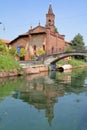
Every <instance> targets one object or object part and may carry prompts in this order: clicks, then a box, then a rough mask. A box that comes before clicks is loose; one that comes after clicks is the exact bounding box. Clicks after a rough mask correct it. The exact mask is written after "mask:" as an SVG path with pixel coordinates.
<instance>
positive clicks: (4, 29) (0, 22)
mask: <svg viewBox="0 0 87 130" xmlns="http://www.w3.org/2000/svg"><path fill="white" fill-rule="evenodd" d="M0 24H2V25H3V31H5V26H4V24H3V23H2V22H0Z"/></svg>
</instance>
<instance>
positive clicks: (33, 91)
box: [14, 71, 87, 125]
mask: <svg viewBox="0 0 87 130" xmlns="http://www.w3.org/2000/svg"><path fill="white" fill-rule="evenodd" d="M83 73H84V71H81V72H78V74H77V75H76V73H74V72H73V73H72V75H70V73H67V72H65V73H56V72H55V71H52V72H50V73H49V76H47V75H46V73H42V74H41V75H38V74H37V75H33V76H27V78H26V82H25V86H23V87H22V88H21V89H20V91H17V92H16V93H15V94H14V97H15V98H20V99H22V100H23V101H24V102H27V103H29V104H31V105H33V106H34V107H35V108H36V109H38V110H42V109H44V110H45V116H46V117H47V118H48V122H49V124H50V125H51V121H52V119H53V118H54V105H55V103H57V102H58V98H57V97H60V96H64V95H65V94H66V93H72V92H74V93H80V92H82V91H84V90H87V88H84V87H83V84H84V78H85V75H84V76H83ZM73 75H75V76H74V77H73ZM81 75H82V76H81ZM34 76H35V77H34ZM38 76H39V78H38ZM79 77H81V78H80V79H82V80H80V81H79ZM79 82H80V83H79ZM78 101H79V99H77V101H76V102H78Z"/></svg>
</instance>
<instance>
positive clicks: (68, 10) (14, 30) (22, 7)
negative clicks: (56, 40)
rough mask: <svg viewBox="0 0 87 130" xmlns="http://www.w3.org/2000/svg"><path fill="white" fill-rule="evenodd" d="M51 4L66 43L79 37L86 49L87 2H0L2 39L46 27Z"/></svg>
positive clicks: (48, 0)
mask: <svg viewBox="0 0 87 130" xmlns="http://www.w3.org/2000/svg"><path fill="white" fill-rule="evenodd" d="M50 3H51V4H52V8H53V12H54V14H55V26H56V27H57V29H58V31H59V33H60V34H64V35H65V40H66V41H71V40H72V39H73V38H74V36H75V35H77V34H78V33H80V34H81V35H82V36H83V39H84V42H85V44H86V45H87V0H0V22H2V23H3V24H0V39H8V40H13V39H15V38H16V37H17V36H18V35H20V34H23V33H26V32H27V31H28V30H29V29H30V26H32V27H36V26H37V25H38V23H39V22H40V24H41V25H42V26H45V23H46V16H45V15H46V13H47V12H48V7H49V4H50ZM4 27H5V30H4V29H3V28H4Z"/></svg>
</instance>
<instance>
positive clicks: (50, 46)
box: [9, 5, 69, 56]
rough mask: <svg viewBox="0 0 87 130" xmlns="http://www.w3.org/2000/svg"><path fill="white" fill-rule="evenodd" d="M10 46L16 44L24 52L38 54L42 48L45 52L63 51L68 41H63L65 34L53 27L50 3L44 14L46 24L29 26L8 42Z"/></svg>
mask: <svg viewBox="0 0 87 130" xmlns="http://www.w3.org/2000/svg"><path fill="white" fill-rule="evenodd" d="M9 46H11V47H15V48H17V47H18V46H20V48H21V47H23V48H25V50H26V54H27V55H29V56H31V55H37V56H38V55H39V54H38V50H40V49H41V50H43V51H44V52H45V53H46V54H50V53H55V52H63V51H64V49H65V47H66V46H69V43H68V42H66V41H65V35H61V34H59V32H57V30H56V28H55V14H54V13H53V10H52V5H49V9H48V12H47V14H46V26H45V27H43V26H41V25H40V23H39V25H38V26H36V27H35V28H32V27H31V28H30V29H29V31H28V32H26V33H25V34H22V35H19V36H18V37H17V38H15V39H14V40H12V41H11V42H10V44H9Z"/></svg>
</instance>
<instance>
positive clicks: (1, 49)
mask: <svg viewBox="0 0 87 130" xmlns="http://www.w3.org/2000/svg"><path fill="white" fill-rule="evenodd" d="M7 53H8V49H7V47H6V44H5V43H3V42H2V41H1V40H0V55H3V54H7Z"/></svg>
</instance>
